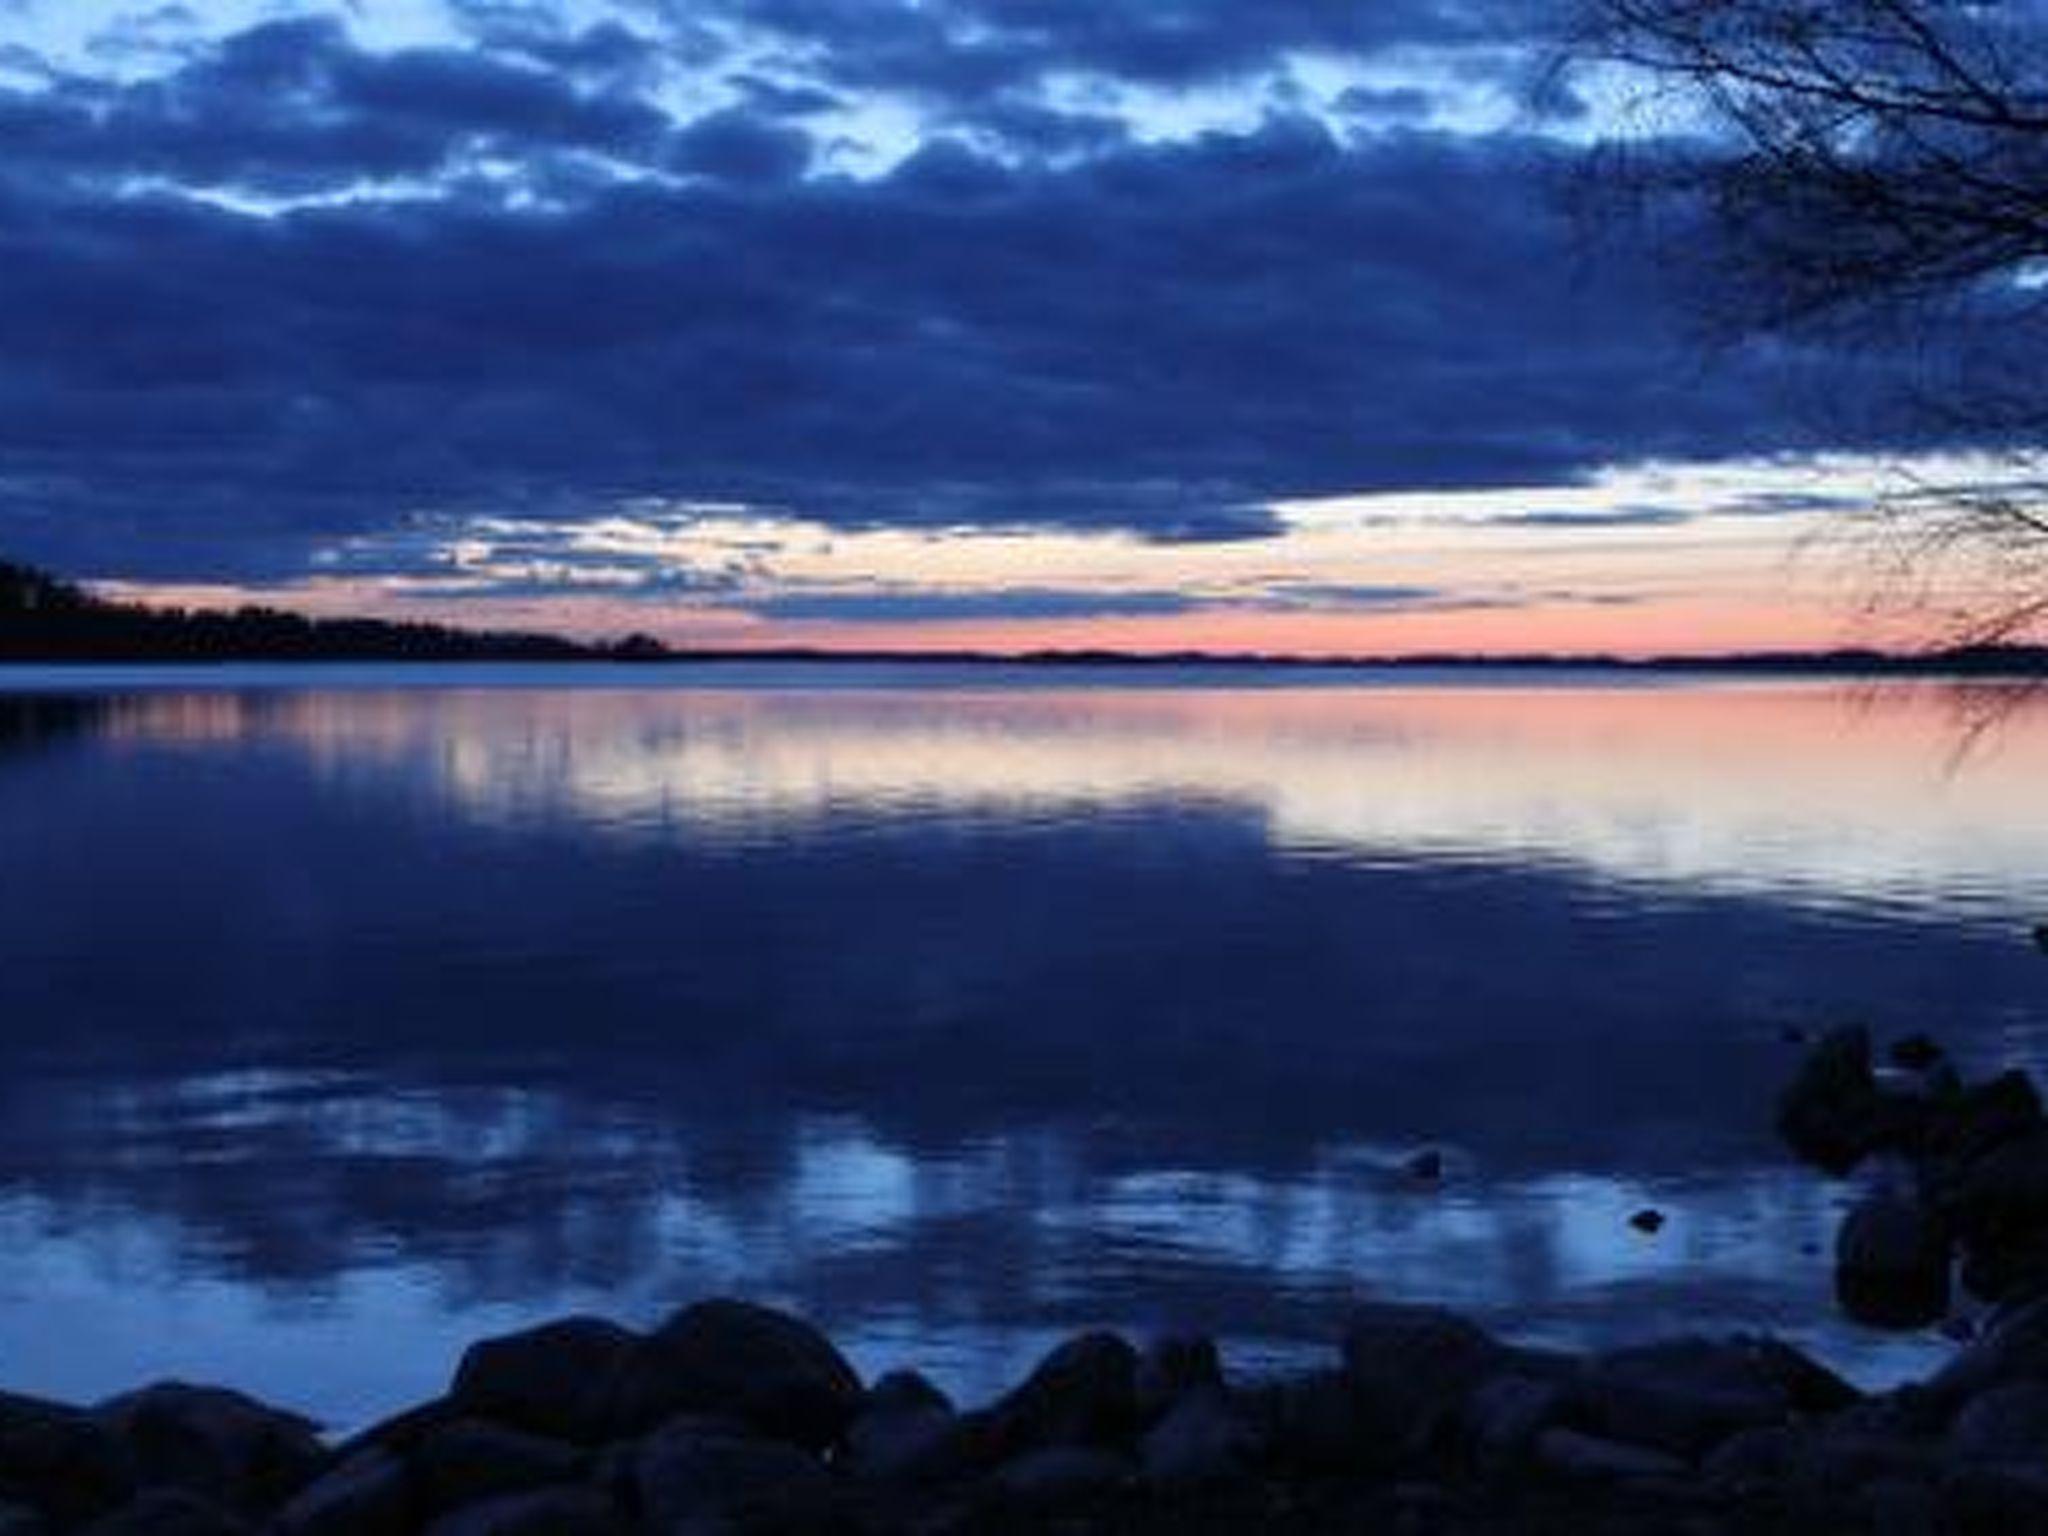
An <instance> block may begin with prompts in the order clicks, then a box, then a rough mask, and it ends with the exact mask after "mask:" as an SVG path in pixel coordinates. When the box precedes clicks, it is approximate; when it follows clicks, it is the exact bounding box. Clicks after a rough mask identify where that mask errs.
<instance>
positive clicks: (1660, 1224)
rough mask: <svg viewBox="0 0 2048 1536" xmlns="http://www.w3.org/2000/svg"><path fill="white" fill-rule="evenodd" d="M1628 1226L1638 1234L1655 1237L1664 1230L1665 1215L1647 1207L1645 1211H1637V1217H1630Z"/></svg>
mask: <svg viewBox="0 0 2048 1536" xmlns="http://www.w3.org/2000/svg"><path fill="white" fill-rule="evenodd" d="M1628 1224H1629V1225H1630V1226H1632V1227H1634V1228H1635V1229H1636V1230H1637V1231H1638V1232H1644V1233H1649V1234H1651V1235H1653V1236H1654V1235H1655V1234H1656V1233H1659V1232H1662V1231H1663V1230H1664V1213H1663V1212H1662V1211H1659V1210H1654V1209H1651V1208H1649V1207H1647V1206H1646V1207H1645V1208H1644V1209H1642V1210H1640V1211H1637V1212H1636V1213H1635V1215H1633V1216H1631V1217H1629V1219H1628Z"/></svg>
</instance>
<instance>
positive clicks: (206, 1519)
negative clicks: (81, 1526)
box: [85, 1488, 254, 1536]
mask: <svg viewBox="0 0 2048 1536" xmlns="http://www.w3.org/2000/svg"><path fill="white" fill-rule="evenodd" d="M253 1530H254V1527H253V1526H251V1525H250V1524H249V1523H248V1522H247V1521H245V1520H243V1519H241V1518H240V1517H239V1516H237V1515H232V1514H230V1513H228V1512H227V1511H226V1510H224V1509H222V1508H221V1507H220V1506H219V1505H218V1504H215V1503H213V1502H212V1501H211V1500H209V1499H205V1498H202V1497H200V1496H199V1495H198V1494H196V1493H194V1492H192V1491H191V1490H190V1489H187V1488H151V1489H149V1490H147V1491H146V1492H143V1493H140V1494H138V1495H136V1497H135V1498H134V1499H132V1500H130V1501H129V1502H128V1503H127V1504H125V1505H123V1506H122V1507H121V1508H120V1509H118V1510H116V1511H115V1512H114V1513H113V1514H111V1515H107V1516H104V1517H102V1518H101V1519H98V1520H95V1521H94V1522H93V1523H92V1524H91V1525H89V1526H87V1527H86V1531H85V1536H250V1532H251V1531H253Z"/></svg>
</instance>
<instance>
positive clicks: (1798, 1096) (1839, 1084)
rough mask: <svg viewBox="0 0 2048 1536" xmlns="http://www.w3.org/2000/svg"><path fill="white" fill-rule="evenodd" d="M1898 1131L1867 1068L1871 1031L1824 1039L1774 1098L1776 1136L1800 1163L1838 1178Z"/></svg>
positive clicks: (1892, 1106) (1894, 1112) (1891, 1107)
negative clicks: (1806, 1163)
mask: <svg viewBox="0 0 2048 1536" xmlns="http://www.w3.org/2000/svg"><path fill="white" fill-rule="evenodd" d="M1902 1129H1903V1127H1902V1124H1901V1117H1900V1111H1899V1107H1898V1103H1897V1101H1895V1100H1893V1099H1891V1098H1889V1097H1888V1096H1887V1095H1886V1094H1884V1093H1883V1092H1882V1091H1881V1090H1880V1089H1879V1088H1878V1085H1877V1078H1876V1075H1875V1074H1874V1073H1873V1072H1872V1071H1871V1067H1870V1032H1869V1031H1868V1030H1865V1029H1863V1028H1860V1027H1855V1028H1849V1029H1838V1030H1834V1031H1832V1032H1831V1033H1829V1034H1827V1035H1825V1036H1823V1037H1822V1038H1821V1040H1820V1043H1819V1044H1817V1045H1815V1046H1814V1047H1813V1049H1812V1050H1810V1051H1809V1052H1808V1053H1807V1056H1806V1060H1805V1061H1804V1062H1803V1063H1802V1064H1801V1065H1800V1068H1799V1071H1798V1073H1797V1074H1796V1075H1795V1076H1794V1077H1793V1079H1792V1082H1791V1084H1790V1085H1789V1086H1788V1087H1787V1088H1786V1089H1785V1091H1784V1093H1783V1094H1781V1095H1780V1096H1779V1099H1778V1134H1779V1135H1780V1136H1781V1137H1783V1138H1784V1141H1785V1143H1786V1145H1787V1146H1789V1147H1790V1148H1791V1149H1792V1151H1793V1152H1794V1153H1795V1154H1796V1155H1797V1156H1798V1157H1800V1158H1801V1159H1802V1160H1804V1161H1806V1162H1809V1163H1811V1164H1813V1165H1814V1166H1815V1167H1817V1168H1819V1169H1821V1170H1823V1171H1824V1172H1827V1173H1831V1174H1835V1175H1837V1176H1839V1175H1842V1174H1845V1173H1848V1172H1849V1171H1850V1170H1851V1169H1853V1168H1854V1167H1855V1166H1856V1165H1857V1164H1858V1163H1860V1162H1862V1161H1863V1159H1864V1158H1866V1157H1868V1156H1869V1155H1870V1154H1871V1153H1872V1152H1876V1151H1878V1150H1880V1149H1881V1148H1883V1147H1886V1146H1889V1145H1893V1144H1895V1142H1896V1141H1897V1140H1898V1138H1899V1136H1900V1133H1901V1131H1902Z"/></svg>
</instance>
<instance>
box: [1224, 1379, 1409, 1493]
mask: <svg viewBox="0 0 2048 1536" xmlns="http://www.w3.org/2000/svg"><path fill="white" fill-rule="evenodd" d="M1246 1408H1247V1411H1248V1413H1249V1415H1250V1417H1251V1419H1252V1422H1253V1424H1254V1426H1255V1428H1256V1429H1257V1431H1258V1434H1259V1437H1260V1439H1261V1441H1262V1442H1263V1443H1264V1444H1265V1446H1266V1448H1267V1451H1268V1453H1269V1454H1270V1455H1271V1457H1272V1458H1273V1460H1275V1461H1276V1462H1278V1463H1279V1464H1280V1465H1281V1466H1282V1467H1283V1468H1284V1469H1286V1470H1288V1471H1292V1472H1308V1473H1325V1472H1356V1471H1358V1470H1360V1469H1361V1468H1362V1467H1364V1466H1366V1465H1368V1464H1369V1463H1371V1462H1373V1461H1375V1460H1385V1459H1387V1455H1388V1453H1387V1447H1386V1446H1385V1444H1384V1443H1382V1442H1378V1441H1374V1440H1372V1439H1371V1438H1370V1437H1369V1435H1368V1433H1367V1428H1366V1424H1365V1421H1364V1420H1363V1418H1362V1417H1361V1416H1360V1414H1359V1409H1358V1400H1357V1398H1356V1397H1355V1396H1354V1395H1353V1393H1352V1391H1351V1383H1350V1382H1349V1380H1347V1379H1346V1377H1345V1375H1344V1373H1343V1372H1342V1371H1313V1372H1310V1373H1309V1374H1307V1375H1305V1376H1296V1377H1292V1378H1290V1379H1288V1380H1285V1381H1278V1382H1271V1383H1268V1384H1266V1385H1264V1386H1261V1387H1259V1388H1256V1389H1254V1390H1253V1391H1251V1392H1249V1393H1247V1394H1246Z"/></svg>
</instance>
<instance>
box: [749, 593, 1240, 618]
mask: <svg viewBox="0 0 2048 1536" xmlns="http://www.w3.org/2000/svg"><path fill="white" fill-rule="evenodd" d="M738 606H741V607H744V608H746V609H748V610H749V611H751V612H753V613H755V614H758V615H760V616H761V617H763V618H770V619H782V620H785V621H805V620H822V621H837V622H842V623H862V624H872V623H881V622H890V621H898V620H901V621H905V622H926V623H929V622H933V621H943V620H949V619H950V620H962V619H1101V618H1132V617H1140V616H1144V615H1149V614H1178V613H1190V612H1193V611H1195V610H1196V609H1198V608H1201V607H1204V606H1206V605H1205V604H1203V603H1202V602H1201V601H1200V600H1199V599H1197V598H1193V597H1190V596H1188V595H1187V594H1186V593H1182V592H1097V591H1083V590H1067V589H1063V588H1057V587H1011V588H1007V589H1003V590H999V591H956V592H948V591H941V590H936V589H932V588H923V587H920V588H914V589H913V588H888V589H877V590H874V591H831V592H803V591H797V592H782V593H776V594H774V595H772V596H763V597H754V598H749V599H747V600H745V601H744V602H742V603H740V604H739V605H738Z"/></svg>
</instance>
